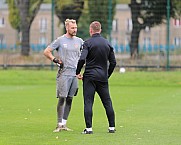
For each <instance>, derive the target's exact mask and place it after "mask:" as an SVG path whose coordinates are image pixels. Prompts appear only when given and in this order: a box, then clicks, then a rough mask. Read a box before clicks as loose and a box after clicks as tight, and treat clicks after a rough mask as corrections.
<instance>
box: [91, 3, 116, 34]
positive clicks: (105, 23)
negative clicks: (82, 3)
mask: <svg viewBox="0 0 181 145" xmlns="http://www.w3.org/2000/svg"><path fill="white" fill-rule="evenodd" d="M88 6H89V16H90V23H91V22H92V21H95V20H96V21H99V22H100V23H101V25H102V36H104V37H107V36H108V34H109V25H112V23H111V24H109V10H110V9H111V18H110V19H111V22H112V20H113V17H114V14H115V7H116V0H112V5H110V4H109V1H105V0H99V1H97V0H89V1H88Z"/></svg>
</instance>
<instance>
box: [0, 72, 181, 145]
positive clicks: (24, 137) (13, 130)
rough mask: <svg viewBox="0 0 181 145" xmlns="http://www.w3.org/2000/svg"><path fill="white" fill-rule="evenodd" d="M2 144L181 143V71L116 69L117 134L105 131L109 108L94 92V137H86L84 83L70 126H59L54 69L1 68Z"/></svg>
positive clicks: (113, 84) (113, 80) (113, 78)
mask: <svg viewBox="0 0 181 145" xmlns="http://www.w3.org/2000/svg"><path fill="white" fill-rule="evenodd" d="M0 74H1V75H0V92H1V95H0V99H1V104H0V113H1V119H0V128H1V131H0V145H45V144H46V145H58V144H63V145H73V144H75V145H85V144H86V145H100V144H104V145H110V144H111V145H120V144H123V145H179V144H180V130H181V126H180V120H181V115H180V112H181V111H180V110H181V105H180V101H181V97H180V94H181V89H180V87H181V78H180V75H181V72H128V71H126V73H124V74H120V73H118V72H114V73H113V75H112V76H111V77H110V79H109V84H110V93H111V96H112V101H113V106H114V110H115V112H116V130H117V131H116V133H115V134H108V133H107V128H108V124H107V119H106V115H105V110H104V109H103V106H102V104H101V101H100V99H99V98H98V96H97V95H96V96H95V103H94V107H93V109H94V115H93V130H94V134H93V135H83V134H81V131H82V130H83V129H84V127H85V123H84V118H83V98H82V82H81V81H79V92H78V96H77V97H75V98H74V100H73V106H72V110H71V113H70V116H69V119H68V122H67V123H68V127H70V128H71V129H73V130H74V131H70V132H66V131H62V132H59V133H53V132H52V131H53V129H54V128H55V126H56V104H57V99H56V97H55V81H56V71H47V70H46V71H43V70H41V71H35V70H34V71H33V70H1V71H0Z"/></svg>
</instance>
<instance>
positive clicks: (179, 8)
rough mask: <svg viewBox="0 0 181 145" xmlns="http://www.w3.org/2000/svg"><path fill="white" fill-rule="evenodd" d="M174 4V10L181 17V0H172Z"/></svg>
mask: <svg viewBox="0 0 181 145" xmlns="http://www.w3.org/2000/svg"><path fill="white" fill-rule="evenodd" d="M172 2H173V6H174V12H175V14H176V17H178V18H179V17H180V15H181V1H180V0H172Z"/></svg>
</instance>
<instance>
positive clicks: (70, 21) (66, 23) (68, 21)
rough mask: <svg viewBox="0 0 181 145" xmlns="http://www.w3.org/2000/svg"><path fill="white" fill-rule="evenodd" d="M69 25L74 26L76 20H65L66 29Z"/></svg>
mask: <svg viewBox="0 0 181 145" xmlns="http://www.w3.org/2000/svg"><path fill="white" fill-rule="evenodd" d="M69 23H73V24H75V23H76V20H74V19H66V20H65V27H67V26H68V25H69Z"/></svg>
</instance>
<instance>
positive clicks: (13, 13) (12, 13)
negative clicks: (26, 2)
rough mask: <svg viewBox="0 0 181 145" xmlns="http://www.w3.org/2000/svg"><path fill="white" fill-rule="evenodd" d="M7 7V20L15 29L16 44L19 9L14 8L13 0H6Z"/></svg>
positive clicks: (18, 30)
mask: <svg viewBox="0 0 181 145" xmlns="http://www.w3.org/2000/svg"><path fill="white" fill-rule="evenodd" d="M7 3H8V9H9V22H10V24H11V26H12V27H13V28H14V29H15V30H16V31H17V39H16V44H18V43H19V42H20V36H19V33H20V16H19V11H18V9H17V8H16V5H15V2H14V1H13V0H8V1H7Z"/></svg>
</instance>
